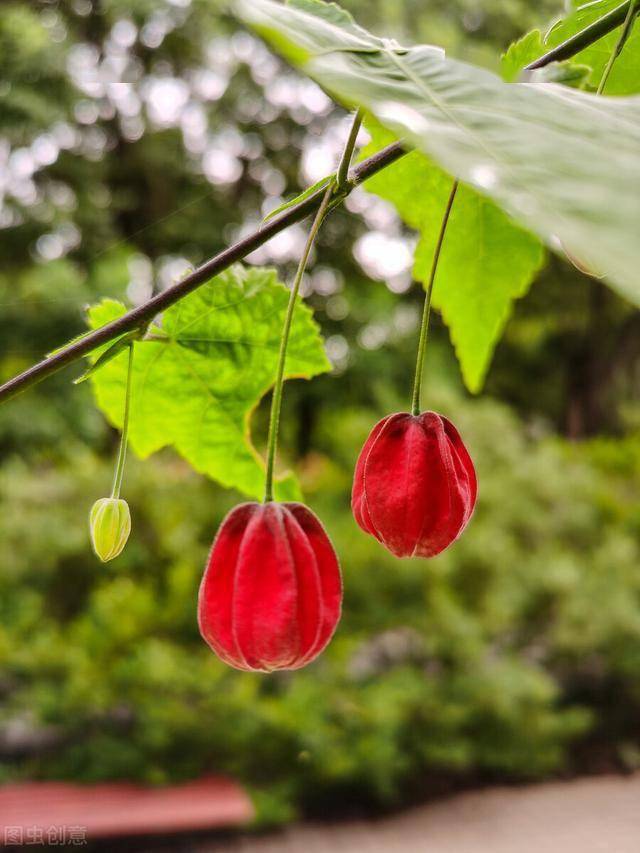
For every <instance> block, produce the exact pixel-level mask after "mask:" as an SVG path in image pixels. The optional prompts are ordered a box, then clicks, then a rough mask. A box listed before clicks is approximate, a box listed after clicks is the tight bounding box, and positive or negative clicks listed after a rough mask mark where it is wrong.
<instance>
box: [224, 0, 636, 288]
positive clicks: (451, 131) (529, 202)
mask: <svg viewBox="0 0 640 853" xmlns="http://www.w3.org/2000/svg"><path fill="white" fill-rule="evenodd" d="M235 8H236V11H237V13H238V14H239V15H240V16H241V17H242V18H243V19H244V20H245V21H246V22H247V23H248V24H250V25H251V26H253V27H255V28H256V29H257V30H258V31H259V32H261V33H262V34H263V35H264V36H265V37H266V38H270V39H271V40H272V41H273V40H274V34H275V42H276V43H279V44H282V42H283V40H284V41H286V42H287V43H292V44H294V45H297V46H298V52H299V55H300V53H304V55H305V57H306V59H305V60H304V61H303V62H301V64H302V67H303V68H304V70H305V71H306V72H307V73H308V74H309V75H310V76H312V77H313V78H314V79H316V80H317V81H318V82H319V83H320V84H321V85H323V86H324V87H325V88H326V89H328V90H329V91H330V92H332V93H333V94H334V96H336V97H337V98H338V99H339V100H341V101H343V102H344V103H346V104H349V105H354V104H358V105H361V106H364V107H365V108H367V109H368V110H369V111H370V112H372V113H373V114H374V115H375V116H376V117H377V118H378V119H379V120H380V121H381V122H382V123H383V124H384V125H386V126H387V127H389V128H390V129H392V130H393V131H394V132H395V133H397V134H398V135H402V136H405V137H406V138H407V140H408V141H409V143H410V144H413V145H415V146H416V147H417V148H420V149H421V150H422V151H424V152H425V153H426V154H428V155H429V156H431V157H432V158H433V159H434V160H435V161H436V162H437V163H438V164H439V165H440V166H441V167H442V168H444V169H445V170H446V171H447V172H449V173H451V174H453V175H456V176H457V177H458V178H460V179H462V180H463V181H465V182H467V183H469V184H471V185H473V186H474V187H476V188H477V189H478V191H479V192H481V193H483V194H484V195H487V196H490V197H491V198H493V199H494V200H495V201H496V202H497V203H498V204H499V205H500V206H501V207H502V208H503V209H504V210H506V211H507V213H509V214H510V215H511V216H513V217H514V219H516V220H517V221H519V222H520V223H521V224H522V225H524V226H525V227H527V228H529V229H531V230H532V231H534V232H535V233H537V234H539V235H540V237H541V238H542V239H543V240H545V242H546V243H547V244H548V245H549V246H550V247H551V248H553V249H554V250H556V251H560V252H561V251H562V249H563V247H564V248H565V249H566V250H567V251H568V252H569V253H570V254H571V255H572V256H573V257H575V258H576V259H578V260H580V262H581V263H582V265H583V266H585V267H587V268H590V269H594V270H596V271H599V272H601V273H602V274H603V275H604V276H605V277H606V279H607V281H608V282H609V283H610V284H611V285H612V286H614V287H615V288H616V289H617V290H618V291H619V292H620V293H622V294H624V295H625V296H627V297H628V298H629V299H630V300H632V301H634V302H635V303H636V304H640V276H639V275H638V270H640V192H639V191H638V188H639V187H640V98H637V97H635V98H597V97H596V96H595V95H592V94H587V93H585V92H581V91H578V90H575V89H570V88H567V87H564V86H559V85H554V84H547V83H545V84H524V83H505V82H504V81H503V80H501V79H500V78H499V77H497V76H496V75H494V74H492V73H490V72H488V71H485V70H483V69H480V68H476V67H474V66H472V65H468V64H465V63H462V62H457V61H455V60H450V59H446V58H445V57H444V55H443V52H442V51H441V50H440V49H438V48H435V47H431V46H425V45H422V46H418V47H410V48H402V47H399V46H398V45H396V44H395V43H390V42H384V43H383V44H382V45H381V44H380V42H379V41H378V40H376V39H375V38H373V37H370V39H369V40H367V39H366V38H365V36H363V35H360V34H359V35H358V41H359V43H360V44H359V45H358V46H355V45H351V46H350V45H349V40H350V39H353V38H355V37H351V36H350V31H351V30H350V28H351V27H352V26H353V25H352V24H349V27H347V26H346V25H344V26H343V25H341V24H340V23H339V22H334V21H333V20H332V19H330V17H329V15H328V14H327V12H326V9H327V7H326V5H325V4H323V3H321V2H320V0H315V2H313V0H305V3H304V8H302V7H299V6H298V5H287V6H284V5H281V4H280V3H275V2H273V0H236V2H235ZM318 31H321V33H322V37H321V38H320V37H318V38H316V33H317V32H318ZM331 32H332V33H333V34H334V42H333V48H332V47H331V46H330V33H331ZM362 45H364V47H362ZM298 61H300V60H298Z"/></svg>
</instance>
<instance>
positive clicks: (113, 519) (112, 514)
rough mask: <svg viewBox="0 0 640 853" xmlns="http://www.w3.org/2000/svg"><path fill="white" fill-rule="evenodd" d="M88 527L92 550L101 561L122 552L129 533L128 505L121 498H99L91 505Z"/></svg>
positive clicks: (111, 558) (105, 560)
mask: <svg viewBox="0 0 640 853" xmlns="http://www.w3.org/2000/svg"><path fill="white" fill-rule="evenodd" d="M89 529H90V531H91V544H92V545H93V550H94V551H95V552H96V554H97V555H98V557H100V559H101V560H102V562H103V563H106V562H108V561H109V560H113V558H114V557H117V556H118V554H120V553H122V550H123V548H124V546H125V545H126V544H127V539H128V538H129V534H130V533H131V514H130V512H129V505H128V504H127V502H126V501H124V500H122V499H121V498H100V500H97V501H96V502H95V503H94V505H93V506H92V507H91V512H90V514H89Z"/></svg>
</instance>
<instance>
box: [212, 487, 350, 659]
mask: <svg viewBox="0 0 640 853" xmlns="http://www.w3.org/2000/svg"><path fill="white" fill-rule="evenodd" d="M341 603H342V581H341V578H340V566H339V564H338V559H337V557H336V554H335V551H334V550H333V547H332V545H331V542H330V541H329V537H328V536H327V534H326V533H325V530H324V528H323V526H322V524H321V523H320V521H318V519H317V518H316V516H315V515H314V514H313V513H312V512H311V510H310V509H308V508H307V507H305V506H303V505H302V504H299V503H274V502H269V503H266V504H259V503H245V504H241V505H240V506H237V507H235V509H232V510H231V512H230V513H229V514H228V515H227V517H226V518H225V520H224V521H223V522H222V525H221V526H220V529H219V530H218V534H217V536H216V538H215V541H214V543H213V547H212V549H211V554H210V555H209V562H208V564H207V568H206V570H205V573H204V577H203V579H202V584H201V586H200V595H199V599H198V623H199V625H200V633H201V634H202V636H203V638H204V640H205V641H206V642H207V643H208V644H209V645H210V646H211V648H212V649H213V650H214V652H215V653H216V654H217V655H218V657H220V658H221V659H222V660H223V661H225V663H228V664H230V665H231V666H234V667H236V668H237V669H244V670H259V671H262V672H270V671H271V670H274V669H299V668H300V667H302V666H305V665H306V664H308V663H309V662H310V661H312V660H313V659H314V658H315V657H317V656H318V655H319V654H320V652H321V651H322V650H323V649H324V648H325V646H326V645H327V643H328V642H329V640H330V639H331V637H332V635H333V632H334V631H335V628H336V625H337V624H338V620H339V619H340V607H341Z"/></svg>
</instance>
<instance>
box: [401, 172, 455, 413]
mask: <svg viewBox="0 0 640 853" xmlns="http://www.w3.org/2000/svg"><path fill="white" fill-rule="evenodd" d="M457 191H458V181H457V180H456V181H454V182H453V185H452V187H451V192H450V193H449V198H448V200H447V206H446V208H445V211H444V216H443V217H442V224H441V225H440V233H439V234H438V242H437V243H436V248H435V251H434V253H433V260H432V262H431V272H430V273H429V281H428V282H427V286H426V288H425V295H424V308H423V309H422V323H421V325H420V339H419V342H418V356H417V358H416V375H415V379H414V380H413V396H412V398H411V414H412V415H419V414H420V391H421V389H422V374H423V373H424V356H425V352H426V349H427V333H428V330H429V315H430V314H431V294H432V293H433V283H434V281H435V279H436V272H437V270H438V261H439V260H440V251H441V250H442V244H443V242H444V235H445V232H446V230H447V224H448V222H449V216H450V215H451V208H452V207H453V202H454V199H455V197H456V192H457Z"/></svg>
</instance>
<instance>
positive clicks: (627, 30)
mask: <svg viewBox="0 0 640 853" xmlns="http://www.w3.org/2000/svg"><path fill="white" fill-rule="evenodd" d="M638 5H639V3H638V0H631V2H630V3H629V10H628V12H627V17H626V18H625V19H624V24H623V25H622V29H621V30H620V37H619V38H618V41H617V42H616V46H615V47H614V49H613V51H612V53H611V56H610V57H609V61H608V62H607V65H606V67H605V69H604V71H603V73H602V77H601V79H600V83H599V85H598V91H597V92H596V94H597V95H601V94H602V92H603V90H604V87H605V85H606V83H607V80H608V79H609V74H611V69H612V68H613V64H614V62H615V61H616V59H617V58H618V57H619V56H620V53H621V52H622V48H623V47H624V46H625V43H626V41H627V39H628V38H629V35H630V34H631V28H632V27H633V23H634V19H635V16H636V14H637V13H638Z"/></svg>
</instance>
